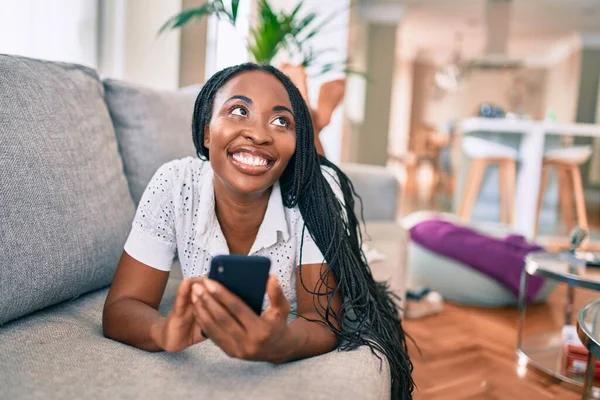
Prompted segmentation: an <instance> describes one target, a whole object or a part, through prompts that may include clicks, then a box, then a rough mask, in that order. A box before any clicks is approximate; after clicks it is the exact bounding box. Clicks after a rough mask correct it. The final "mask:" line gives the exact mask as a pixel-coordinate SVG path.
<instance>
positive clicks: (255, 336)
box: [192, 275, 292, 363]
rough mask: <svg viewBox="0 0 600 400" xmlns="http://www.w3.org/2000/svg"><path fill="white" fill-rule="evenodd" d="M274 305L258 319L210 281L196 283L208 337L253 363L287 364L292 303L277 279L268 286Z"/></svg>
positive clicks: (200, 315)
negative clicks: (289, 315) (289, 319)
mask: <svg viewBox="0 0 600 400" xmlns="http://www.w3.org/2000/svg"><path fill="white" fill-rule="evenodd" d="M267 295H268V296H269V300H270V302H271V305H270V307H269V308H267V309H266V310H265V311H264V312H263V313H262V315H261V316H260V317H259V316H258V315H256V313H255V312H254V311H253V310H252V309H251V308H250V307H248V305H246V303H244V301H242V300H241V299H240V298H239V297H237V296H236V295H234V294H233V293H231V292H230V291H229V290H227V289H226V288H225V287H224V286H222V285H220V284H219V283H218V282H215V281H213V280H210V279H203V280H202V281H201V282H198V283H194V285H193V287H192V302H193V303H194V313H195V315H196V318H197V320H198V323H199V324H200V325H201V326H202V329H203V331H204V332H205V333H206V335H207V336H208V337H209V338H210V339H211V340H212V341H213V342H214V343H215V344H216V345H217V346H219V347H220V348H221V349H222V350H223V351H224V352H225V353H226V354H228V355H229V356H231V357H236V358H241V359H245V360H253V361H269V362H273V363H281V362H284V361H286V358H287V355H288V353H289V351H290V350H291V349H290V344H291V340H292V339H291V337H290V331H289V328H288V325H287V317H288V314H289V311H290V303H289V301H288V300H287V298H286V297H285V295H284V294H283V290H282V289H281V286H279V283H278V282H277V278H276V277H275V276H274V275H271V276H270V277H269V280H268V282H267Z"/></svg>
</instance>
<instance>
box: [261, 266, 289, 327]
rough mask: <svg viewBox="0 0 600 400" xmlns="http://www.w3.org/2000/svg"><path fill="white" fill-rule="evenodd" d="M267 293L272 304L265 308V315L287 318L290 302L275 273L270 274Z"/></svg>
mask: <svg viewBox="0 0 600 400" xmlns="http://www.w3.org/2000/svg"><path fill="white" fill-rule="evenodd" d="M267 295H268V296H269V301H270V302H271V306H270V307H269V308H268V309H267V310H265V312H264V313H263V316H264V317H267V318H284V319H287V316H288V314H289V312H290V302H289V301H288V299H287V297H285V294H284V293H283V289H281V286H280V285H279V281H278V280H277V277H276V276H275V275H270V276H269V280H268V281H267Z"/></svg>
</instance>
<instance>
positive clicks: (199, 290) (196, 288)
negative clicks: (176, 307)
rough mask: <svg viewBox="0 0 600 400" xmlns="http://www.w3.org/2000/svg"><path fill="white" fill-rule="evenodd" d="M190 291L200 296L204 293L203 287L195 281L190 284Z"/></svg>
mask: <svg viewBox="0 0 600 400" xmlns="http://www.w3.org/2000/svg"><path fill="white" fill-rule="evenodd" d="M192 291H193V292H194V293H195V294H196V296H198V297H200V296H202V294H203V293H204V288H203V287H202V285H200V284H199V283H195V284H194V285H193V286H192Z"/></svg>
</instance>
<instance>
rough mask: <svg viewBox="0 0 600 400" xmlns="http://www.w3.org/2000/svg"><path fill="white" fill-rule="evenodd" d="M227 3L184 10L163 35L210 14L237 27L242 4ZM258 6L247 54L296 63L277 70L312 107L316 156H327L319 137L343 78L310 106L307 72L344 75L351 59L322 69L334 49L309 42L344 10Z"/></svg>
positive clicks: (212, 0) (262, 0)
mask: <svg viewBox="0 0 600 400" xmlns="http://www.w3.org/2000/svg"><path fill="white" fill-rule="evenodd" d="M228 3H229V4H228V6H226V4H225V3H224V1H223V0H209V1H208V2H206V3H204V4H202V5H201V6H199V7H195V8H190V9H187V10H183V11H182V12H180V13H179V14H177V15H174V16H173V17H171V18H170V19H169V20H168V21H167V22H165V24H164V25H163V26H162V27H161V28H160V30H159V34H162V33H164V32H167V31H170V30H173V29H178V28H181V27H182V26H184V25H185V24H187V23H189V22H190V21H194V20H198V19H202V18H205V17H209V16H212V15H214V16H216V17H217V18H219V19H221V20H225V21H227V22H229V23H231V24H232V25H234V26H236V24H237V22H238V9H239V3H240V0H230V1H228ZM257 6H258V18H257V23H256V25H255V26H253V27H251V28H250V34H249V38H248V40H246V47H247V49H248V52H249V53H250V54H251V56H252V58H253V60H254V61H255V62H256V63H259V64H260V63H269V64H270V63H272V62H273V61H274V59H275V58H276V56H278V55H280V54H281V53H283V52H285V53H286V54H285V55H286V58H287V59H289V60H295V61H296V62H294V63H287V62H285V63H280V64H279V66H278V68H279V69H280V70H281V71H283V72H284V73H285V74H286V75H288V76H289V77H290V79H291V80H292V81H293V82H294V84H295V85H296V86H297V87H298V89H300V92H301V93H302V96H303V97H304V100H305V101H306V103H307V104H308V105H309V108H310V109H311V115H312V118H313V125H314V129H315V144H316V146H317V150H318V152H319V153H320V154H324V153H323V147H322V145H321V142H320V140H319V133H320V132H321V130H322V129H323V128H324V127H325V126H327V125H328V124H329V123H330V121H331V116H332V114H333V111H334V110H335V108H336V107H337V106H338V105H339V104H340V103H341V101H342V99H343V97H344V90H345V79H336V80H332V81H328V82H325V83H324V84H323V85H322V86H321V88H320V89H319V96H318V100H317V104H316V107H312V106H311V104H310V102H309V99H308V85H307V79H308V77H307V72H306V71H307V68H309V67H310V69H311V70H316V72H315V75H320V74H324V73H327V72H331V71H339V72H344V73H353V72H354V71H352V70H350V69H349V68H348V60H343V61H339V62H333V63H331V62H329V63H322V64H319V59H320V57H321V56H322V55H323V54H324V53H326V52H329V51H335V49H325V50H319V51H315V50H314V49H313V48H312V47H311V46H310V43H309V40H310V39H312V38H314V37H316V36H317V35H319V33H321V32H322V30H323V28H324V27H325V26H327V25H328V24H329V23H330V22H331V21H332V20H333V19H334V18H336V17H337V16H338V15H339V14H340V10H335V11H333V12H332V13H331V14H329V15H327V16H324V17H323V16H320V15H318V14H317V13H316V12H312V11H311V12H306V13H304V12H303V11H304V9H303V6H304V1H303V0H299V1H298V3H297V4H296V6H295V7H294V8H293V9H292V11H291V12H289V13H287V12H285V11H277V12H276V11H275V10H274V9H273V7H271V4H270V2H269V0H258V2H257ZM241 39H242V38H241Z"/></svg>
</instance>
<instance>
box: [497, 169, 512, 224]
mask: <svg viewBox="0 0 600 400" xmlns="http://www.w3.org/2000/svg"><path fill="white" fill-rule="evenodd" d="M509 168H510V167H509V166H508V163H507V161H501V162H500V163H499V164H498V189H499V191H500V192H499V195H500V222H501V223H503V224H505V223H507V222H508V197H507V196H508V190H509V188H508V173H509V172H508V169H509Z"/></svg>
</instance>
